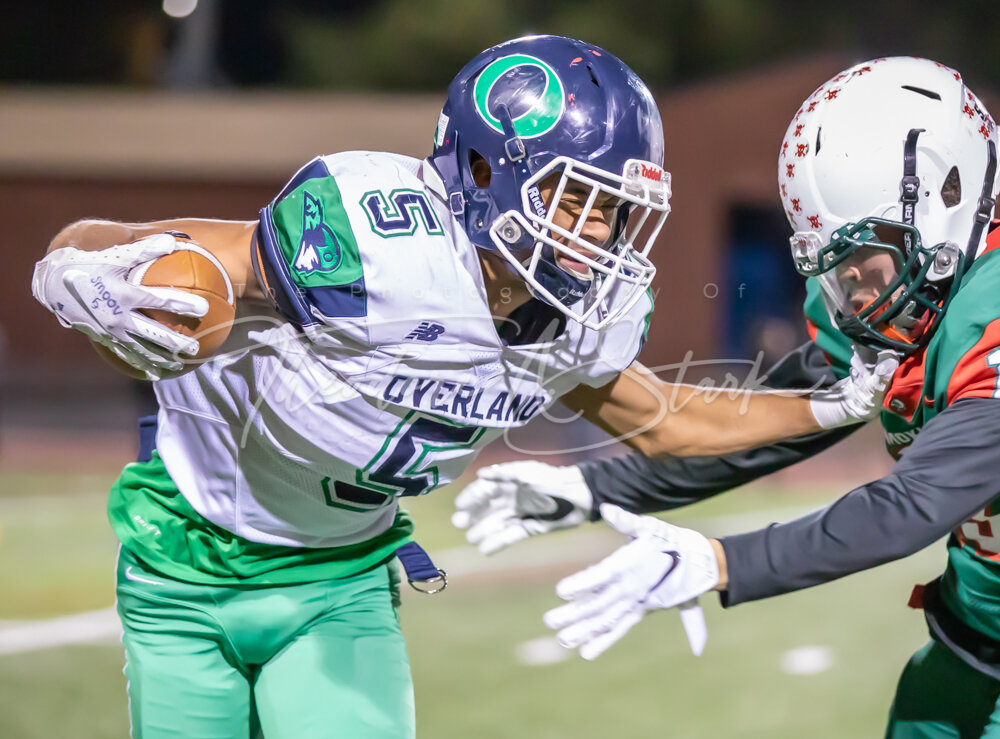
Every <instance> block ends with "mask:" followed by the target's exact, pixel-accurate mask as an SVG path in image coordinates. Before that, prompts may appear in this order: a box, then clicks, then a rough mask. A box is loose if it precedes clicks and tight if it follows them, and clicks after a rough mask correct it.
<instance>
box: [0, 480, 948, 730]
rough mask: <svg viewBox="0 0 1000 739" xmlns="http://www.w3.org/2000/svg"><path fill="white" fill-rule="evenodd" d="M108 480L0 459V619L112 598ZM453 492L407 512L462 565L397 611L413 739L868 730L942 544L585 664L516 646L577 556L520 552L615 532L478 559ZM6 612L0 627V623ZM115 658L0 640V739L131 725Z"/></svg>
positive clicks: (537, 632)
mask: <svg viewBox="0 0 1000 739" xmlns="http://www.w3.org/2000/svg"><path fill="white" fill-rule="evenodd" d="M112 477H113V475H111V474H109V475H105V476H102V475H94V476H88V477H67V476H63V475H58V474H47V475H41V474H38V475H33V474H19V475H12V474H4V473H0V621H15V620H26V619H39V618H45V617H51V616H57V615H63V614H69V613H75V612H79V611H88V610H94V609H99V608H104V607H107V606H109V605H110V604H111V602H112V597H113V596H112V583H111V569H112V562H113V557H114V552H115V542H114V539H113V537H112V536H111V534H110V531H109V529H108V526H107V524H106V522H105V520H104V512H103V503H104V501H103V498H104V495H103V490H104V489H105V488H106V487H107V485H108V483H109V482H110V479H111V478H112ZM454 492H455V491H454V490H451V491H448V490H444V491H439V492H438V493H436V494H433V495H431V496H428V497H427V498H426V499H422V500H420V501H417V502H415V503H414V504H413V505H411V508H412V509H413V510H414V514H415V516H416V518H417V520H418V532H422V535H421V537H420V538H421V541H422V543H424V545H425V546H426V547H427V548H428V549H429V550H431V551H441V550H450V551H448V552H447V558H448V559H449V560H451V561H455V562H460V563H461V565H462V568H461V569H462V572H461V574H460V575H456V576H455V577H453V578H452V584H451V587H450V588H449V589H448V590H447V591H446V592H445V593H444V594H442V595H439V596H431V597H427V596H419V595H417V594H410V595H407V596H406V598H405V602H404V607H403V610H402V618H403V627H404V630H405V631H406V633H407V637H408V640H409V644H410V656H411V661H412V664H413V671H414V679H415V683H416V691H417V712H418V726H419V732H420V733H419V735H420V736H422V737H433V738H434V739H451V738H456V739H457V738H458V737H462V738H463V739H465V738H467V737H477V738H482V739H488V738H490V737H533V738H535V737H537V738H540V739H541V738H545V737H567V738H572V739H580V738H589V737H594V738H595V739H596V738H598V737H601V738H603V737H650V738H652V737H692V738H694V737H720V736H726V737H802V736H809V737H810V738H811V739H821V738H822V737H863V736H879V735H880V733H881V730H882V722H883V719H884V716H885V714H886V711H887V710H888V706H889V701H890V700H891V696H892V691H893V686H894V683H895V680H896V677H897V675H898V672H899V670H900V668H901V667H902V665H903V663H904V661H905V660H906V658H907V657H908V655H909V654H910V653H911V652H912V651H913V650H914V649H916V648H917V647H918V646H920V645H921V644H922V643H923V641H924V639H925V630H924V627H923V623H922V618H921V616H920V614H919V613H917V612H915V611H911V610H908V609H907V608H906V605H905V604H906V600H907V597H908V594H909V591H910V587H911V585H912V584H913V583H914V582H922V581H925V580H927V579H930V578H931V577H932V576H934V575H935V574H936V573H937V572H938V571H939V570H940V568H941V566H942V565H943V559H944V557H943V551H942V549H943V545H935V546H934V547H932V548H931V550H928V551H926V552H924V553H921V554H919V555H917V556H916V557H913V558H911V559H909V560H906V561H904V562H901V563H897V564H894V565H891V566H887V567H884V568H881V569H880V570H877V571H874V572H870V573H866V574H863V575H859V576H855V577H852V578H848V579H847V580H844V581H841V582H839V583H836V584H833V585H829V586H826V587H824V588H820V589H816V590H813V591H809V592H805V593H799V594H796V595H792V596H786V597H784V598H780V599H776V600H773V601H770V602H765V603H760V604H750V605H746V606H741V607H740V608H737V609H734V610H733V611H730V612H723V611H722V610H721V609H720V608H719V607H718V606H717V605H716V603H715V598H710V599H708V600H707V617H708V622H709V642H708V647H707V649H706V653H705V655H704V656H702V657H701V658H694V657H692V656H691V655H690V654H688V652H687V646H686V642H685V640H684V636H683V632H682V630H681V628H680V625H679V622H678V620H677V617H676V614H673V613H660V614H655V615H653V616H651V617H650V618H648V619H647V620H646V621H645V622H643V623H642V624H640V625H639V626H638V627H636V628H635V629H634V630H633V632H632V633H630V634H629V635H628V636H627V637H626V638H625V639H624V640H623V641H622V642H621V643H619V644H618V645H616V646H615V647H614V648H613V649H612V650H611V651H610V652H608V653H607V654H605V655H604V656H602V657H601V658H600V659H599V660H597V661H596V662H594V663H585V662H583V661H582V660H579V659H577V658H571V659H567V660H564V661H560V662H555V663H551V664H539V665H525V664H522V663H521V661H519V659H518V650H519V645H522V644H523V643H525V642H528V641H530V640H535V639H539V638H542V637H546V636H548V634H547V633H546V632H547V630H546V629H545V628H544V627H543V626H542V624H541V614H542V612H543V611H544V610H546V609H547V608H549V607H552V606H553V605H555V604H556V601H555V597H554V596H553V595H552V585H553V583H554V582H555V580H556V579H557V577H558V576H559V575H560V574H563V573H568V572H570V571H572V570H573V569H574V566H573V565H572V564H570V563H566V562H563V563H561V564H559V565H555V566H553V567H551V568H547V567H544V566H532V565H537V564H538V563H539V561H540V560H544V558H545V556H546V553H560V552H566V551H570V550H574V548H575V549H576V550H578V551H579V550H581V549H583V550H584V551H586V550H587V549H588V548H589V547H591V546H592V547H593V556H594V557H595V558H596V557H598V556H601V555H602V554H603V553H604V552H606V551H607V550H608V547H613V546H614V545H615V544H616V543H617V541H618V538H617V537H616V536H614V535H612V534H601V533H597V534H595V531H599V529H597V528H596V527H589V528H590V531H585V532H583V533H582V534H576V533H570V534H563V535H560V536H557V537H549V541H548V542H545V540H544V539H539V540H536V541H533V542H530V543H529V544H530V545H531V546H532V547H533V548H532V549H531V550H530V551H529V550H524V551H526V552H529V555H528V556H527V557H525V556H524V555H523V554H522V555H521V556H518V554H517V552H516V549H517V548H516V547H515V549H514V550H511V551H510V552H509V553H505V554H502V555H499V556H500V557H501V558H500V559H496V560H495V561H491V562H490V564H491V565H493V569H490V570H489V571H487V572H477V567H478V564H481V561H480V560H479V555H478V554H476V553H475V552H474V551H472V550H471V549H470V550H468V551H467V552H465V553H463V552H461V551H458V552H456V551H454V549H453V548H454V547H458V546H460V545H461V543H462V538H461V535H460V534H459V533H458V532H455V531H453V530H452V529H451V528H450V526H448V525H447V523H446V521H447V515H448V513H449V512H450V501H451V498H452V497H453V494H454ZM831 492H832V491H829V490H828V491H826V492H825V493H822V492H820V493H817V492H813V493H810V494H808V495H802V494H799V495H796V494H794V493H792V492H791V491H775V490H770V489H768V488H766V487H754V488H750V489H745V490H740V491H737V492H735V493H731V494H730V495H729V496H728V500H726V497H725V496H724V497H723V498H721V499H717V500H715V501H711V502H709V503H707V504H702V505H701V506H698V507H695V508H693V509H692V510H691V511H690V512H686V513H685V515H684V516H675V517H674V518H675V519H676V520H687V521H697V522H698V524H699V525H701V526H702V527H703V528H704V529H705V530H706V531H708V532H709V533H722V530H723V529H726V528H731V527H733V526H746V525H750V524H752V523H753V521H752V520H751V519H752V518H753V512H754V511H761V510H769V509H773V510H778V511H779V512H780V513H782V514H783V515H788V513H789V511H790V507H792V506H794V507H802V506H815V505H818V504H819V503H821V502H822V500H824V499H825V498H826V497H829V494H830V493H831ZM733 514H738V515H739V517H740V518H739V519H738V520H733ZM720 517H721V518H720ZM766 517H767V516H766V514H764V518H766ZM761 520H763V519H761ZM9 625H10V624H3V623H0V632H2V630H3V629H4V627H5V626H9ZM543 646H544V645H543ZM806 646H817V647H826V648H828V650H829V652H828V653H829V655H830V656H831V658H832V664H831V666H830V667H829V668H828V669H826V670H824V671H821V672H819V673H818V674H807V675H797V674H788V673H787V672H785V671H783V669H782V659H783V655H785V654H786V652H788V651H789V650H793V649H796V648H800V647H806ZM545 653H546V650H545V649H544V648H543V649H542V656H544V655H545ZM557 654H558V653H557ZM121 662H122V655H121V651H120V648H119V647H117V646H115V645H114V643H113V639H112V640H105V642H104V643H99V644H93V645H81V646H71V647H60V648H51V649H43V650H36V651H31V652H27V653H21V654H6V655H2V654H0V737H3V739H33V738H34V737H45V738H46V739H48V738H50V737H73V738H74V739H96V738H97V737H109V738H110V737H115V738H123V737H126V736H128V719H127V713H126V708H125V699H124V680H123V678H122V676H121Z"/></svg>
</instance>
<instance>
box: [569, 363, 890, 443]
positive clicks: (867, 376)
mask: <svg viewBox="0 0 1000 739" xmlns="http://www.w3.org/2000/svg"><path fill="white" fill-rule="evenodd" d="M897 365H898V362H897V360H896V358H895V357H892V356H888V355H887V356H883V357H880V358H879V359H878V361H877V362H875V363H872V364H866V363H864V362H863V361H862V360H861V359H860V358H859V357H858V356H857V355H855V356H854V358H853V359H852V366H851V374H850V376H849V377H846V378H844V379H843V380H841V381H840V382H838V383H837V384H835V385H834V386H832V387H831V388H829V389H826V390H817V391H814V392H812V393H811V394H808V395H804V396H803V395H799V396H793V395H787V394H780V393H776V392H751V391H743V390H740V391H721V390H717V389H716V390H710V391H706V390H705V389H702V388H698V387H695V386H691V385H680V384H671V383H667V382H663V381H662V380H660V379H658V378H657V377H656V376H655V375H654V374H653V373H652V372H650V371H649V370H647V369H646V368H645V367H643V366H642V365H640V364H639V363H634V364H633V365H632V366H631V367H629V368H628V369H627V370H625V372H623V373H622V374H621V375H619V376H618V377H617V378H615V379H614V380H612V381H611V382H609V383H608V384H607V385H605V386H603V387H599V388H591V387H587V386H584V385H581V386H579V387H577V388H575V389H573V390H571V391H570V392H569V393H567V394H566V395H564V396H563V397H562V401H563V403H565V404H566V405H567V406H568V407H569V408H570V409H572V410H576V411H579V412H580V413H581V414H582V415H583V417H584V418H586V419H587V420H589V421H590V422H591V423H594V424H595V425H597V426H599V427H601V428H603V429H604V430H605V431H607V432H608V433H610V434H612V435H613V436H615V437H616V438H619V439H620V440H621V441H623V442H625V443H626V444H628V445H629V446H631V447H632V448H633V449H636V450H637V451H639V452H641V453H642V454H644V455H646V456H647V457H666V456H702V455H711V454H727V453H729V452H734V451H738V450H741V449H749V448H751V447H755V446H760V445H762V444H770V443H773V442H775V441H778V440H779V439H785V438H789V437H794V436H801V435H802V434H808V433H813V432H816V431H819V430H822V429H828V428H835V427H838V426H843V425H846V424H851V423H856V422H858V421H866V420H869V419H871V418H873V417H874V416H875V415H877V414H878V412H879V410H880V408H881V404H882V397H883V395H884V394H885V391H886V389H887V387H888V385H889V382H890V381H891V378H892V373H893V372H894V371H895V369H896V366H897Z"/></svg>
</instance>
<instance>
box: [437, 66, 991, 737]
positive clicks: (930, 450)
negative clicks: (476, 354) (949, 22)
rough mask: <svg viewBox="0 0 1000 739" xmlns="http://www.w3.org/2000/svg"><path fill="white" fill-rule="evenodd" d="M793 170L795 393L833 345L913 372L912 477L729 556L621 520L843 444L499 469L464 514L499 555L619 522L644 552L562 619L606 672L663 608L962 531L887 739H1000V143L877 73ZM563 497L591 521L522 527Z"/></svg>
mask: <svg viewBox="0 0 1000 739" xmlns="http://www.w3.org/2000/svg"><path fill="white" fill-rule="evenodd" d="M779 168H780V169H779V174H780V189H781V196H782V202H783V204H784V206H785V208H786V211H787V213H788V217H789V221H790V222H791V224H792V227H793V229H795V234H794V236H793V237H792V240H791V241H792V255H793V258H794V259H795V263H796V267H797V268H798V270H799V271H800V272H801V273H802V274H804V275H807V276H809V277H810V281H809V282H810V285H809V297H808V299H807V303H806V314H807V317H808V318H809V319H810V321H811V322H812V324H813V327H814V329H815V333H814V336H815V343H814V344H813V345H812V346H811V347H806V348H804V349H803V350H800V351H799V352H796V353H795V354H794V355H793V356H792V357H790V358H789V359H787V360H786V361H784V362H782V363H781V364H780V365H779V368H778V370H779V374H780V375H781V379H782V380H789V381H792V382H798V381H800V380H801V379H802V378H803V377H805V378H808V377H817V378H822V376H823V374H824V373H823V372H822V371H817V370H816V365H815V363H814V362H809V361H802V360H803V358H804V357H810V356H811V357H815V356H816V354H817V351H816V345H817V344H818V345H819V346H820V347H822V348H823V349H825V350H826V351H827V353H828V355H829V357H830V359H831V361H832V364H833V365H834V368H835V369H837V368H838V365H840V367H842V366H843V362H844V359H845V358H846V356H847V355H846V354H845V352H846V351H849V350H848V347H849V344H850V341H851V340H853V341H855V342H859V343H862V344H865V345H868V346H870V347H876V348H893V349H895V350H898V351H900V352H903V353H904V354H905V355H906V358H905V360H904V361H903V362H902V364H901V365H900V367H899V368H898V370H897V371H896V373H895V375H894V378H893V381H892V384H891V387H890V390H889V393H888V394H887V396H886V398H885V404H884V408H883V410H882V414H881V420H882V424H883V426H884V428H885V436H886V444H887V447H888V449H889V452H890V454H892V455H893V457H895V458H896V459H897V460H898V462H897V464H896V466H895V468H894V470H893V471H892V473H891V474H889V475H888V476H886V477H884V478H883V479H881V480H877V481H875V482H872V483H870V484H868V485H865V486H862V487H860V488H858V489H856V490H854V491H852V492H850V493H849V494H847V495H845V496H844V497H843V498H841V499H840V500H838V501H836V502H835V503H834V504H832V505H831V506H829V507H828V508H826V509H824V510H822V511H819V512H817V513H814V514H811V515H809V516H806V517H804V518H801V519H799V520H796V521H792V522H790V523H787V524H780V525H772V526H769V527H767V528H765V529H761V530H759V531H755V532H752V533H747V534H742V535H738V536H730V537H725V538H723V539H721V540H718V541H715V540H711V541H710V540H708V539H706V538H705V537H703V536H702V535H701V534H699V533H697V532H695V531H691V530H687V529H682V528H679V527H676V526H671V525H670V524H667V523H665V522H663V521H659V520H657V519H653V518H649V517H640V516H636V515H634V514H633V513H629V512H627V511H626V510H624V509H623V508H622V507H619V506H617V505H613V504H611V502H617V503H621V504H622V505H623V506H625V507H627V508H629V509H631V510H647V511H648V510H656V509H666V508H670V507H676V506H677V505H683V504H684V503H686V502H690V501H691V500H694V499H698V498H701V497H705V496H707V495H711V494H714V493H715V492H719V491H720V490H722V489H725V487H727V484H739V483H742V482H746V481H747V480H749V479H753V478H754V477H756V476H759V475H761V474H766V473H767V472H769V471H772V470H774V469H778V468H780V467H782V466H785V465H787V464H790V463H792V462H794V461H796V460H797V459H800V458H802V457H804V456H808V455H809V454H811V453H814V452H816V451H819V450H820V449H821V448H824V447H825V446H828V445H829V444H830V443H833V442H834V441H836V440H837V438H840V437H842V436H843V434H844V431H843V430H841V431H838V432H830V433H826V434H824V435H822V437H820V436H814V437H812V438H811V439H808V440H798V441H796V442H793V443H792V444H783V445H778V446H772V447H768V448H764V449H761V450H756V451H755V452H754V453H751V454H747V455H741V456H729V457H722V458H715V459H706V460H696V461H692V463H684V462H677V461H658V460H648V459H642V458H640V457H639V456H638V455H631V456H630V457H628V458H624V459H621V460H612V461H610V462H603V463H599V464H597V465H590V466H589V467H587V468H586V469H585V470H583V471H582V472H581V470H580V469H577V468H548V467H546V466H544V465H541V464H539V463H533V462H516V463H511V464H509V465H498V466H496V467H494V468H492V469H489V470H488V472H486V474H485V475H484V476H483V478H482V479H481V480H479V481H477V482H476V483H474V484H473V486H471V487H470V488H469V489H467V490H466V491H464V492H463V493H462V496H464V498H462V497H461V496H460V499H459V503H460V510H459V512H458V513H457V514H456V516H457V518H458V520H459V523H461V524H463V525H468V524H469V523H472V524H473V526H474V528H473V529H472V531H473V532H475V533H474V535H473V536H472V537H471V538H472V539H473V540H474V541H475V542H477V543H479V544H480V546H481V548H483V549H485V550H490V551H495V550H496V549H498V548H501V547H503V546H505V545H506V544H507V543H510V542H512V541H516V540H517V539H519V538H523V537H524V536H527V535H530V534H534V533H542V531H541V529H540V528H539V527H540V526H549V527H552V526H559V525H572V524H573V523H575V522H576V521H577V520H583V519H584V518H585V517H588V516H590V517H593V509H594V508H596V507H597V506H598V504H599V503H600V512H601V514H602V515H603V517H604V518H605V519H606V520H607V521H608V522H609V523H611V524H612V525H613V526H614V527H615V528H617V529H618V530H619V531H621V532H623V533H626V534H628V535H629V536H632V537H634V539H633V541H632V542H630V543H629V544H627V545H625V546H624V547H622V548H621V549H619V550H618V551H617V552H615V553H613V554H612V555H611V556H610V557H608V558H607V559H605V560H604V561H602V562H601V563H599V564H597V565H595V566H593V567H591V568H589V569H587V570H584V571H582V572H580V573H577V574H576V575H573V576H571V577H569V578H567V579H566V580H564V581H562V582H561V583H560V584H559V586H558V592H559V594H560V595H561V596H562V597H564V598H566V599H568V600H569V601H570V602H569V603H568V604H566V605H564V606H561V607H559V608H557V609H555V610H553V611H551V612H549V613H548V614H547V615H546V621H547V623H549V625H550V626H552V627H553V628H557V629H559V630H560V632H559V633H560V638H561V640H562V641H563V643H564V644H566V645H567V646H570V647H576V646H579V647H580V648H581V654H583V656H585V657H588V658H594V657H596V656H597V655H598V654H600V653H601V652H602V651H604V650H605V649H607V648H608V647H609V646H610V645H611V644H613V643H614V642H615V641H617V640H618V639H620V638H621V637H622V636H623V635H624V634H625V633H626V632H627V631H628V629H629V628H631V626H632V625H634V624H635V623H636V622H638V621H639V620H640V619H641V617H642V615H643V613H644V612H645V611H646V610H649V609H655V608H669V607H671V606H674V605H677V604H680V603H685V602H688V601H690V599H691V598H693V597H695V596H697V595H698V594H700V593H702V592H705V591H708V590H710V589H713V588H714V589H716V590H721V591H722V600H723V603H724V605H728V606H732V605H736V604H738V603H743V602H746V601H750V600H756V599H760V598H765V597H769V596H773V595H778V594H781V593H786V592H789V591H793V590H797V589H800V588H805V587H810V586H812V585H817V584H820V583H823V582H828V581H830V580H833V579H836V578H838V577H841V576H844V575H847V574H849V573H852V572H856V571H859V570H862V569H865V568H869V567H874V566H876V565H878V564H881V563H884V562H888V561H891V560H894V559H897V558H900V557H904V556H906V555H907V554H910V553H912V552H915V551H917V550H919V549H921V548H923V547H924V546H927V545H928V544H930V543H931V542H933V541H935V540H937V539H939V538H941V537H942V536H945V535H947V534H949V533H950V534H951V536H950V538H949V540H948V562H947V566H946V568H945V571H944V573H943V575H942V576H941V577H939V578H938V579H936V580H934V581H933V582H932V583H930V584H928V585H927V586H926V587H918V588H916V589H915V590H914V598H913V600H912V603H913V605H917V606H922V607H923V609H924V612H925V615H926V619H927V623H928V626H929V628H930V633H931V641H930V643H929V644H928V645H927V646H925V647H924V648H922V649H921V650H919V651H918V652H917V653H916V654H915V655H914V656H913V658H912V659H911V661H910V663H909V664H908V665H907V667H906V669H905V670H904V672H903V675H902V677H901V679H900V683H899V686H898V689H897V694H896V699H895V702H894V705H893V709H892V712H891V717H890V726H889V729H888V733H887V736H890V737H916V736H921V737H937V736H941V737H945V736H948V737H952V736H963V737H964V736H1000V702H998V698H1000V621H998V619H997V616H996V614H997V604H998V603H1000V540H998V538H997V534H996V528H997V527H998V526H1000V521H998V518H997V511H996V510H995V509H994V500H995V499H996V497H997V494H998V492H1000V464H998V462H997V449H998V448H1000V401H998V399H1000V248H998V247H1000V227H998V226H1000V221H994V222H993V223H992V224H990V213H991V211H992V210H993V207H994V199H995V197H996V195H997V132H996V126H995V124H994V121H993V119H992V117H991V116H990V115H989V113H988V112H987V110H986V108H985V107H984V106H983V105H982V103H981V102H980V101H979V100H978V99H977V98H976V96H975V95H973V94H972V92H971V91H969V90H968V88H966V87H965V86H964V84H963V83H962V79H961V77H960V75H959V74H958V73H957V72H955V71H954V70H952V69H949V68H947V67H944V66H943V65H940V64H936V63H933V62H929V61H927V60H918V59H911V58H905V59H903V58H900V59H876V60H873V61H871V62H867V63H864V64H859V65H857V66H855V67H852V68H851V69H848V70H846V71H844V72H843V73H841V74H839V75H837V76H836V77H834V78H833V79H831V80H830V81H828V82H827V83H826V84H824V85H823V86H822V87H820V88H819V89H818V90H817V91H816V92H815V93H813V95H811V96H810V97H809V98H808V99H807V100H806V101H805V102H804V103H803V105H802V107H801V108H800V109H799V111H798V112H797V113H796V115H795V118H794V120H793V121H792V123H791V125H790V127H789V129H788V132H787V134H786V136H785V140H784V142H783V144H782V148H781V152H780V154H779ZM991 226H992V227H991ZM810 366H812V367H813V369H812V370H806V368H808V367H810ZM826 374H827V376H829V375H828V372H827V373H826ZM904 452H905V454H904ZM518 465H531V468H525V467H523V466H521V467H519V466H518ZM529 469H530V473H531V474H532V475H533V476H534V481H535V482H533V483H529V482H528V481H527V479H526V477H527V472H528V470H529ZM539 481H540V482H539ZM588 483H589V487H588ZM591 491H593V493H591ZM550 494H556V495H558V496H560V497H565V498H566V499H567V500H568V501H569V502H573V503H574V504H575V505H574V506H573V507H574V510H573V513H572V514H571V516H567V517H564V518H563V519H562V520H561V521H559V522H554V523H553V522H549V523H547V524H540V523H538V522H535V521H533V520H531V519H524V518H523V515H524V512H525V511H526V509H528V508H531V509H533V510H551V509H552V508H553V504H552V502H551V501H550V500H549V498H550ZM602 501H603V503H602ZM566 508H567V509H569V506H566ZM487 509H490V510H491V513H490V514H489V515H490V516H491V517H492V518H489V517H487V516H485V515H484V512H485V511H486V510H487ZM501 511H503V513H501ZM476 527H478V528H476Z"/></svg>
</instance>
